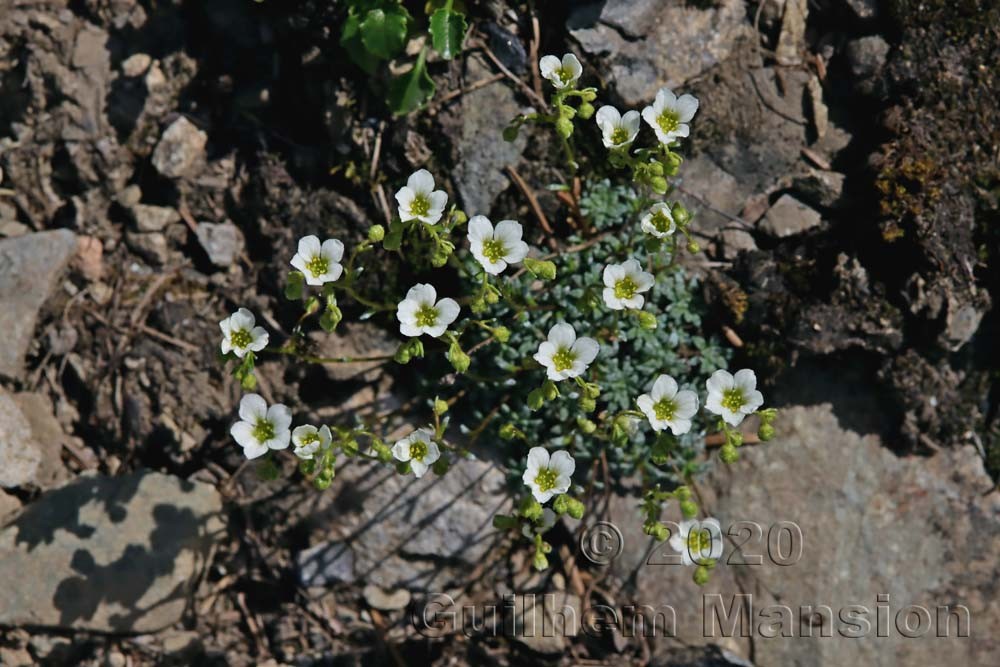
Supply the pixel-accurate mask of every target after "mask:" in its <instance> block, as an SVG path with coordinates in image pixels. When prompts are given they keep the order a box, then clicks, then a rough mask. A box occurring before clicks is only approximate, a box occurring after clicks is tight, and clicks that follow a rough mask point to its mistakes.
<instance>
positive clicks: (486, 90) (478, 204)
mask: <svg viewBox="0 0 1000 667" xmlns="http://www.w3.org/2000/svg"><path fill="white" fill-rule="evenodd" d="M467 66H468V72H467V76H468V78H469V80H470V81H475V80H479V79H482V78H485V77H488V76H490V74H492V70H491V69H490V67H489V66H488V65H487V64H486V63H485V61H484V60H483V59H482V58H481V57H480V56H472V57H471V58H469V59H468V61H467ZM519 113H521V107H520V106H519V105H518V103H517V98H516V97H515V96H514V91H513V90H511V89H510V87H508V86H507V85H506V84H504V83H503V82H500V81H498V82H496V83H491V84H490V85H488V86H484V87H482V88H480V89H478V90H474V91H471V92H469V93H467V94H465V95H463V96H462V102H461V106H458V107H456V108H455V109H454V111H452V112H450V113H448V114H447V115H446V116H444V117H443V118H442V124H443V125H444V127H445V128H446V130H447V133H448V135H449V136H451V137H453V139H452V141H453V145H454V146H455V149H456V152H457V154H458V155H457V157H458V160H457V163H456V167H455V169H454V171H453V172H452V173H453V178H454V180H455V185H456V187H457V188H458V196H459V198H460V200H461V203H462V207H463V208H464V209H465V210H466V211H467V212H468V213H469V214H470V215H476V214H483V215H488V214H489V212H490V209H491V208H492V207H493V202H494V201H495V200H496V198H497V195H499V194H500V193H501V192H503V191H504V190H506V189H507V187H508V186H509V185H510V181H509V180H508V178H507V175H506V174H505V173H504V169H506V168H507V167H511V166H514V165H515V164H517V161H518V160H519V159H520V157H521V154H522V153H523V152H524V147H525V146H526V145H527V141H528V140H527V136H526V133H527V130H525V131H523V132H521V133H520V136H518V138H517V139H515V140H514V141H511V142H507V141H503V140H502V139H500V137H499V132H500V129H502V127H503V126H505V125H506V123H507V122H509V121H510V120H512V119H513V118H514V117H516V116H517V115H518V114H519Z"/></svg>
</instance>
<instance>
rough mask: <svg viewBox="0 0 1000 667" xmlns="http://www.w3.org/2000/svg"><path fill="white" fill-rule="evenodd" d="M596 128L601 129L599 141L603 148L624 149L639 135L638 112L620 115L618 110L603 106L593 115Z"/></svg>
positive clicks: (627, 112)
mask: <svg viewBox="0 0 1000 667" xmlns="http://www.w3.org/2000/svg"><path fill="white" fill-rule="evenodd" d="M594 118H595V119H596V120H597V126H598V127H599V128H601V140H602V141H603V142H604V147H605V148H624V147H625V146H628V145H629V144H631V143H632V142H633V141H635V135H637V134H639V112H638V111H626V112H625V115H624V116H623V115H621V114H620V113H619V112H618V109H616V108H614V107H613V106H611V105H605V106H603V107H601V108H600V109H598V110H597V113H596V114H595V115H594Z"/></svg>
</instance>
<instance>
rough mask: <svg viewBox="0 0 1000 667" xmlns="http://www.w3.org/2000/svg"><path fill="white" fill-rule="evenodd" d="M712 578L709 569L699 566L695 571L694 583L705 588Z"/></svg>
mask: <svg viewBox="0 0 1000 667" xmlns="http://www.w3.org/2000/svg"><path fill="white" fill-rule="evenodd" d="M710 577H711V572H710V571H709V569H708V568H707V567H705V566H704V565H699V566H698V567H697V568H696V569H695V571H694V576H693V577H692V579H694V583H696V584H698V585H699V586H704V585H705V584H707V583H708V580H709V578H710Z"/></svg>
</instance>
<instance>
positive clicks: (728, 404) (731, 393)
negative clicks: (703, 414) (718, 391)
mask: <svg viewBox="0 0 1000 667" xmlns="http://www.w3.org/2000/svg"><path fill="white" fill-rule="evenodd" d="M721 402H722V407H724V408H726V409H727V410H729V411H730V412H738V411H739V409H740V408H742V407H743V406H744V405H745V404H746V402H747V401H746V398H744V397H743V391H742V390H741V389H740V388H739V387H733V388H732V389H727V390H725V391H724V392H722V401H721Z"/></svg>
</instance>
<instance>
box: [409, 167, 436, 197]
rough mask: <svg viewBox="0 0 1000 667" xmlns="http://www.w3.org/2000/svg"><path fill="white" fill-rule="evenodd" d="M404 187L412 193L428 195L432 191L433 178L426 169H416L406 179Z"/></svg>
mask: <svg viewBox="0 0 1000 667" xmlns="http://www.w3.org/2000/svg"><path fill="white" fill-rule="evenodd" d="M406 187H408V188H410V189H411V190H413V192H414V193H421V194H425V195H426V194H430V193H431V191H432V190H433V189H434V177H433V176H431V172H429V171H427V170H426V169H418V170H417V171H415V172H413V173H412V174H410V177H409V178H408V179H406Z"/></svg>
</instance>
